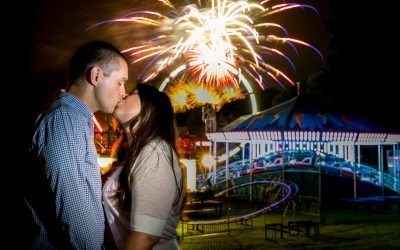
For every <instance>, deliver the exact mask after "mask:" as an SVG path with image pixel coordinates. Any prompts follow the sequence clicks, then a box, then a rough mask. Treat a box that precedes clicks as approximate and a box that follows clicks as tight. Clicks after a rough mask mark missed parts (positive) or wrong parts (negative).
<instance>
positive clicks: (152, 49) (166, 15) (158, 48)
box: [89, 0, 322, 91]
mask: <svg viewBox="0 0 400 250" xmlns="http://www.w3.org/2000/svg"><path fill="white" fill-rule="evenodd" d="M159 3H160V5H161V6H158V7H161V9H162V11H150V10H141V11H134V12H129V13H127V14H125V15H123V16H121V17H120V18H116V19H113V20H107V21H103V22H100V23H97V24H95V25H93V26H92V27H90V28H93V27H94V26H98V25H100V24H105V23H116V22H123V23H129V24H132V25H133V26H132V27H133V31H136V30H138V29H140V28H146V32H147V31H148V33H149V35H150V36H151V37H149V39H147V40H142V41H132V43H133V45H132V47H130V48H127V49H125V50H124V51H123V52H124V53H126V54H127V55H129V56H130V58H131V60H132V61H131V63H132V64H136V63H139V62H142V61H145V62H146V63H147V64H146V66H145V67H144V70H143V71H142V73H141V75H140V76H139V79H140V80H142V81H147V80H149V79H151V78H154V77H156V76H157V75H158V74H160V72H162V71H163V70H165V69H166V68H167V67H175V66H176V65H179V64H182V63H183V64H185V65H186V69H188V71H189V72H190V73H191V75H192V79H193V81H194V83H196V84H199V85H201V86H204V87H205V88H209V89H214V90H216V91H222V90H223V89H225V87H226V86H228V85H232V86H234V87H235V88H236V89H238V88H239V85H240V81H239V79H240V78H241V77H240V75H241V74H243V75H244V76H245V77H246V78H248V79H251V81H252V82H254V83H256V84H257V86H259V88H261V89H262V90H264V89H265V87H266V86H267V84H268V83H270V82H276V83H278V84H279V85H281V86H284V84H285V83H289V84H291V85H293V86H294V85H295V83H294V81H293V80H292V79H291V78H290V77H289V76H288V75H287V74H286V73H285V72H283V71H282V70H280V69H279V67H277V66H275V65H273V64H272V63H271V61H270V60H269V59H271V57H273V56H275V57H278V58H280V59H283V60H284V61H287V62H288V64H290V65H291V67H292V68H293V70H294V69H295V67H294V64H293V62H292V61H291V59H290V58H289V57H288V56H286V55H285V53H284V52H283V51H284V50H285V49H287V48H292V49H293V50H295V51H296V50H297V46H298V45H301V46H305V47H308V48H311V49H312V50H314V51H315V52H316V53H317V54H318V55H319V56H321V58H322V54H321V53H320V52H319V51H318V49H316V48H315V47H313V46H312V45H310V44H308V43H306V42H303V41H301V40H298V39H295V38H291V37H288V32H287V31H286V29H285V28H284V27H283V26H281V25H279V24H277V23H274V22H269V20H270V16H271V15H274V14H276V13H281V12H285V11H288V10H290V9H294V8H302V9H311V10H313V11H315V12H316V13H318V11H317V10H316V9H315V8H314V7H312V6H310V5H301V4H297V3H282V4H276V5H273V4H271V1H269V0H264V1H261V2H258V3H251V2H247V1H234V0H212V1H196V2H195V3H193V4H185V5H182V6H175V5H174V4H172V3H171V2H170V1H168V0H159ZM158 9H160V8H158ZM90 28H89V29H90ZM296 53H297V51H296Z"/></svg>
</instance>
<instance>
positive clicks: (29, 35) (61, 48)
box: [10, 0, 400, 131]
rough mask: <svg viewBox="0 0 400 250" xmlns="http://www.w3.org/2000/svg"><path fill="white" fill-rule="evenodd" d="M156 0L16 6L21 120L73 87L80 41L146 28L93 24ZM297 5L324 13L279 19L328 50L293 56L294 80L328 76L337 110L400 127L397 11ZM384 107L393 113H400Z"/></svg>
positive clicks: (116, 38) (317, 1)
mask: <svg viewBox="0 0 400 250" xmlns="http://www.w3.org/2000/svg"><path fill="white" fill-rule="evenodd" d="M155 2H156V1H153V2H152V1H132V0H119V1H115V0H113V1H110V0H86V1H50V0H37V1H34V2H32V3H30V5H29V4H28V5H26V4H25V5H21V6H16V9H17V7H18V9H19V10H18V11H15V13H18V14H19V15H18V17H20V19H19V20H21V21H22V23H23V25H18V24H13V25H11V26H10V27H11V29H10V30H11V33H12V38H13V39H11V40H10V41H11V43H12V47H13V48H14V50H13V52H14V53H16V54H17V55H18V57H17V58H15V59H16V60H15V61H13V62H12V64H13V65H18V67H17V69H16V67H15V66H14V67H13V68H14V70H15V71H16V75H18V78H17V79H19V80H20V83H16V82H15V81H13V82H12V86H11V87H12V88H13V89H14V88H15V91H18V92H19V93H21V91H24V92H23V93H22V94H21V98H24V99H27V100H28V103H29V105H27V107H26V110H25V109H24V113H26V115H23V116H22V117H21V116H18V115H17V116H16V117H15V119H17V121H19V120H21V122H20V123H22V124H25V123H29V122H30V121H31V119H32V117H33V114H34V113H35V112H37V110H38V109H39V108H40V107H41V106H42V105H43V104H44V103H46V102H47V101H48V100H50V99H51V97H52V95H53V94H54V93H55V92H56V91H57V90H58V89H60V88H63V87H64V86H65V85H66V83H67V76H68V61H69V59H70V57H71V56H72V53H73V52H74V51H75V50H76V49H77V48H78V47H79V46H80V45H81V44H83V43H85V42H87V41H90V40H95V39H100V40H106V41H109V42H111V43H113V44H115V45H116V46H117V47H118V48H120V49H124V48H127V47H129V45H130V41H131V40H132V39H140V38H141V37H143V36H144V35H145V31H144V30H134V32H132V29H130V27H128V26H127V27H125V28H124V27H122V25H103V26H100V27H97V28H95V29H92V30H90V31H88V32H86V33H85V32H84V30H85V29H86V28H88V27H89V26H90V25H93V24H95V23H97V22H100V21H104V20H107V19H112V18H116V17H119V16H120V15H122V14H124V13H126V12H128V11H132V10H135V9H144V8H145V7H146V8H149V7H151V5H152V4H155ZM294 2H298V3H304V4H309V5H312V6H314V7H316V8H317V9H318V10H319V12H320V13H319V14H316V13H314V12H312V11H309V10H306V11H303V12H302V11H298V10H296V11H287V12H285V13H284V14H283V15H281V16H278V17H277V18H278V19H277V22H278V23H280V24H282V25H283V26H284V27H286V28H287V29H288V31H289V35H290V36H292V37H296V38H299V39H301V40H304V41H307V42H309V43H311V44H313V45H315V46H316V47H317V48H318V49H319V50H320V51H321V52H322V53H323V54H324V55H325V61H322V60H320V58H319V57H318V56H317V55H316V54H315V53H314V52H312V51H311V50H310V49H307V48H301V49H299V53H300V54H299V57H298V58H295V59H294V60H293V61H294V64H295V66H296V69H297V71H296V72H295V73H294V72H290V75H291V77H292V79H294V81H301V82H304V81H306V80H307V79H308V78H310V77H311V78H312V77H314V76H315V75H318V74H322V77H321V78H322V79H324V77H328V78H329V79H330V80H329V81H324V82H325V83H324V84H325V85H327V84H328V85H329V87H326V86H325V87H324V89H325V92H327V93H332V94H331V96H334V98H333V101H332V102H333V105H335V106H337V107H339V109H338V110H342V111H343V112H345V113H350V114H354V115H360V116H364V117H366V118H368V119H371V120H374V121H378V122H380V123H382V124H383V125H385V126H388V127H391V128H395V129H397V130H398V131H400V125H399V122H396V121H394V120H395V119H394V118H392V117H393V116H394V115H397V116H398V111H397V109H398V108H397V106H398V101H397V98H398V96H399V94H398V90H397V89H398V87H397V86H398V84H399V81H398V79H397V75H398V74H397V71H398V69H397V68H396V65H397V64H398V63H397V61H398V58H399V57H398V50H397V46H396V45H395V39H394V37H395V36H396V33H398V29H396V28H397V27H396V26H395V23H394V21H393V20H394V17H395V16H394V15H392V13H390V12H391V10H390V8H386V7H383V6H382V7H380V6H373V5H366V4H365V5H359V4H357V3H349V1H344V0H332V1H330V0H310V1H307V0H302V1H294ZM331 2H333V3H334V4H333V5H331ZM351 2H354V1H351ZM358 2H359V1H358ZM362 3H363V2H362ZM144 4H146V6H145V7H144V6H143V5H144ZM377 13H380V14H379V15H378V14H377ZM382 15H383V17H382ZM378 16H379V17H378ZM397 35H398V34H397ZM332 51H334V52H335V53H333V54H332ZM332 55H333V56H332ZM141 69H143V65H139V64H138V65H132V66H131V67H130V80H129V82H128V88H129V87H130V86H132V83H133V82H135V79H136V77H137V75H138V73H139V72H140V71H141ZM321 72H322V73H321ZM327 72H328V73H327ZM19 80H18V82H19ZM324 84H321V85H319V86H323V85H324ZM325 94H326V93H325ZM22 103H24V102H22ZM384 112H392V113H393V116H390V115H384ZM397 119H398V118H397ZM23 126H25V125H23Z"/></svg>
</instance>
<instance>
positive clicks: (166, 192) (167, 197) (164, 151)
mask: <svg viewBox="0 0 400 250" xmlns="http://www.w3.org/2000/svg"><path fill="white" fill-rule="evenodd" d="M171 153H172V155H171ZM172 156H173V157H172ZM171 159H172V162H171ZM171 163H172V164H173V168H174V171H175V175H174V172H173V171H172V167H171ZM121 170H122V167H120V168H119V169H118V170H116V171H115V172H114V173H113V174H112V176H111V177H110V178H109V179H108V180H107V182H106V183H105V185H104V186H103V204H104V210H105V214H106V218H107V221H108V223H109V225H110V229H111V232H112V235H113V237H114V240H115V243H116V245H117V247H118V249H122V247H123V245H124V242H125V241H126V239H127V238H128V236H129V234H130V232H132V231H136V232H142V233H146V234H150V235H155V236H159V237H161V238H160V241H159V242H158V243H157V245H156V246H155V247H154V249H178V243H177V232H176V229H177V226H178V223H179V221H180V208H181V206H182V203H183V196H184V194H183V193H182V194H181V196H180V200H179V202H177V201H176V199H177V196H178V192H179V190H178V188H177V184H178V185H179V186H181V183H182V181H181V179H182V172H181V169H180V167H179V160H178V156H177V155H176V154H175V153H174V151H172V150H171V147H170V146H169V145H168V144H167V143H166V142H165V141H163V140H161V139H155V140H152V141H151V142H150V143H149V144H148V145H146V146H145V147H144V148H143V149H142V151H141V152H140V153H139V156H138V158H137V160H136V162H135V164H134V166H133V168H132V170H131V172H130V174H129V177H130V180H129V182H130V184H131V187H132V192H131V195H132V209H131V211H126V210H122V209H121V208H120V206H119V205H118V202H117V200H116V199H114V195H115V190H116V189H117V187H118V178H119V175H120V173H121ZM180 190H183V189H182V187H180Z"/></svg>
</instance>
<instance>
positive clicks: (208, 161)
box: [201, 154, 215, 168]
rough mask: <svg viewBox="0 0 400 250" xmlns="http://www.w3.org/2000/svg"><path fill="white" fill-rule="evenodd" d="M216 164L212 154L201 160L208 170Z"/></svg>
mask: <svg viewBox="0 0 400 250" xmlns="http://www.w3.org/2000/svg"><path fill="white" fill-rule="evenodd" d="M214 162H215V161H214V158H213V157H212V155H210V154H206V155H204V156H203V158H202V159H201V163H202V164H203V165H204V166H205V167H207V168H211V167H212V166H213V165H214Z"/></svg>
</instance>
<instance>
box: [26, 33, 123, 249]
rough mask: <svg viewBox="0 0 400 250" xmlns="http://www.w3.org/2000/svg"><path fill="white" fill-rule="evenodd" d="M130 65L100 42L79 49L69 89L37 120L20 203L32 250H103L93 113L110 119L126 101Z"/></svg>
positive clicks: (72, 61) (99, 177) (99, 175)
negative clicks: (26, 218) (27, 219)
mask: <svg viewBox="0 0 400 250" xmlns="http://www.w3.org/2000/svg"><path fill="white" fill-rule="evenodd" d="M127 80H128V63H127V61H126V59H125V58H124V56H123V55H122V54H121V53H120V52H119V50H118V49H116V48H115V47H113V46H112V45H110V44H108V43H106V42H102V41H94V42H89V43H87V44H85V45H83V46H82V47H80V48H79V49H78V50H77V51H76V52H75V54H74V55H73V57H72V60H71V62H70V84H69V86H68V88H67V91H66V92H63V93H61V94H59V96H58V97H57V98H56V99H55V100H54V101H53V102H52V103H51V104H50V105H48V107H47V108H46V109H45V110H44V111H43V112H42V113H41V114H40V115H39V116H38V118H37V120H36V123H35V129H34V133H33V138H32V146H31V149H30V153H31V154H30V155H31V157H32V160H31V162H32V164H29V165H30V167H29V169H28V170H27V171H25V174H26V175H25V176H26V180H25V181H24V184H25V186H24V190H23V191H24V201H25V205H26V208H27V211H28V214H29V215H30V217H31V228H30V229H31V240H32V241H31V244H30V247H31V248H33V249H102V248H103V240H104V228H105V221H104V214H103V208H102V203H101V174H100V170H99V167H98V165H97V152H96V147H95V145H94V140H93V136H94V127H93V120H92V116H93V113H94V112H97V111H102V112H104V113H112V112H113V111H114V108H115V106H116V105H117V104H118V103H119V102H120V101H121V100H122V98H123V97H124V96H125V82H126V81H127Z"/></svg>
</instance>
